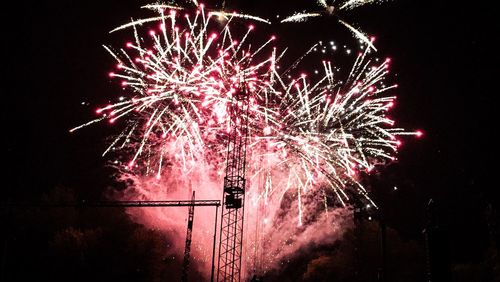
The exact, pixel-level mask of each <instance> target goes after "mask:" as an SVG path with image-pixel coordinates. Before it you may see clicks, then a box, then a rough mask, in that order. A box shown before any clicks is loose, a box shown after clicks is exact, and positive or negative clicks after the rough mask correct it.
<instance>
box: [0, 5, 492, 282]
mask: <svg viewBox="0 0 500 282" xmlns="http://www.w3.org/2000/svg"><path fill="white" fill-rule="evenodd" d="M101 2H102V4H97V3H101ZM210 2H217V1H208V3H210ZM226 2H228V5H230V6H231V7H235V8H238V10H241V11H243V12H248V13H251V14H256V15H260V16H263V17H265V18H272V17H271V15H276V14H281V15H285V14H290V11H298V10H305V9H308V10H315V9H317V8H314V6H315V5H314V2H315V1H313V0H310V1H303V0H301V1H290V0H289V1H285V0H277V1H276V0H266V1H261V0H258V1H254V0H253V1H243V0H240V1H226ZM290 2H293V4H290ZM449 2H451V3H449ZM145 3H148V1H118V0H110V1H22V2H19V3H16V4H7V5H2V21H3V24H2V33H1V40H2V53H1V54H2V64H1V66H2V73H3V75H2V81H3V83H2V90H1V95H2V105H3V110H2V132H3V133H2V136H3V138H2V140H3V143H4V145H3V146H2V148H3V152H4V154H3V155H4V157H3V159H2V163H3V166H4V169H2V171H3V180H4V184H3V185H2V187H3V189H2V192H3V193H2V202H6V201H11V202H29V201H39V200H40V199H41V198H43V197H44V195H47V194H50V193H51V191H53V190H54V189H55V187H70V188H71V190H72V191H74V193H75V197H76V198H77V199H90V200H92V199H100V198H102V197H103V193H104V191H106V189H108V187H112V186H113V185H114V182H113V180H112V177H111V174H112V172H113V171H112V170H111V169H109V168H107V167H106V166H105V164H106V161H107V159H105V158H101V154H102V152H103V150H104V149H105V148H106V144H107V143H106V142H105V141H106V138H107V137H108V136H109V135H110V134H111V133H113V132H116V130H117V129H116V128H113V127H112V126H110V125H108V124H107V123H102V124H98V125H96V126H91V127H88V128H85V129H83V130H80V131H78V132H76V133H69V132H68V130H69V129H70V128H72V127H74V126H77V125H80V124H82V123H84V122H86V121H88V120H90V119H91V118H93V113H94V110H95V108H97V107H98V106H99V105H102V104H105V103H107V101H108V100H109V99H110V98H111V97H113V95H116V94H117V93H122V92H121V91H122V90H121V89H120V87H118V86H117V85H116V82H113V81H111V80H110V79H109V78H108V76H107V73H108V72H109V71H110V70H111V69H112V67H113V64H114V61H113V58H112V57H111V56H109V54H108V53H107V52H106V51H105V50H104V48H102V44H111V45H119V44H123V42H125V40H127V39H128V38H129V37H127V35H128V33H126V32H124V33H120V34H118V35H109V34H108V31H110V30H111V29H113V28H114V27H116V26H118V25H120V24H122V23H124V22H127V21H128V20H129V19H130V17H131V16H133V17H135V18H139V17H140V16H141V15H144V11H141V10H140V9H139V7H140V6H141V4H145ZM269 3H272V5H270V4H269ZM311 3H313V4H311ZM490 6H491V4H490ZM494 13H495V9H494V8H493V7H489V6H488V4H487V3H486V4H482V3H477V2H469V3H467V4H459V3H458V2H456V1H430V0H428V1H420V0H414V1H405V0H398V1H390V2H388V3H384V4H383V5H371V6H366V7H363V8H359V9H356V10H353V11H351V12H350V13H348V16H347V17H346V18H347V19H348V21H349V22H354V23H356V25H357V26H359V27H361V28H362V30H363V31H365V32H366V33H368V34H373V35H375V36H376V37H377V41H376V46H377V47H378V49H379V53H380V55H381V56H389V57H391V58H392V60H393V65H392V73H393V74H397V77H396V79H397V83H398V84H399V88H398V90H397V92H398V93H397V94H398V100H397V106H396V108H395V110H394V112H393V116H394V118H395V120H396V121H397V124H396V125H401V126H402V127H405V128H408V129H421V130H423V131H424V132H425V135H424V138H421V139H414V138H407V139H406V142H405V144H404V145H403V147H402V149H401V151H400V154H399V161H397V162H395V163H393V164H391V165H390V166H389V167H387V168H386V169H385V170H382V171H381V172H380V173H377V175H375V176H373V177H372V179H371V182H370V185H369V186H371V187H372V188H373V190H374V191H373V197H374V199H376V200H377V199H378V200H379V201H380V202H381V203H383V209H384V211H385V217H386V221H387V224H388V226H389V227H390V228H392V229H393V230H395V232H396V233H397V234H398V236H399V237H400V238H401V240H413V241H415V242H417V243H418V244H419V246H422V248H423V235H422V230H423V229H424V228H425V222H426V221H425V207H426V204H427V202H428V201H429V200H430V199H431V198H432V199H434V201H435V203H436V206H437V210H438V212H437V216H438V217H439V220H440V224H441V226H442V228H443V229H444V230H446V234H447V236H446V244H448V245H449V255H450V262H451V264H452V268H453V266H455V268H453V269H455V271H458V270H456V266H457V265H461V266H463V265H465V266H470V265H475V264H480V263H481V261H483V260H485V258H484V257H485V253H486V252H487V250H488V248H489V245H488V242H489V241H488V240H489V239H488V238H489V237H488V235H489V233H488V232H489V230H491V228H490V229H488V221H487V219H485V210H486V207H488V205H490V206H492V207H493V209H496V210H498V209H499V208H500V205H499V198H498V197H495V190H496V187H498V185H496V184H495V182H496V181H495V180H496V170H497V168H496V166H495V164H494V155H496V147H497V144H496V143H497V142H496V138H494V137H493V134H494V133H495V132H496V131H497V130H496V129H497V127H496V125H495V124H493V120H494V118H493V114H494V113H495V112H496V110H495V109H494V107H495V108H496V106H497V103H495V102H494V101H493V97H494V96H495V95H496V94H497V93H498V87H497V86H496V83H497V82H498V81H497V80H498V78H497V73H498V63H499V55H498V51H497V47H496V45H495V41H496V39H495V37H496V36H498V34H499V31H500V30H499V28H498V27H499V26H498V22H497V21H494V20H495V16H496V15H494ZM263 29H264V30H265V31H266V29H268V30H269V33H270V32H271V30H273V29H274V30H276V29H277V30H278V31H279V32H277V34H278V39H279V40H280V41H281V42H282V44H284V45H293V46H297V47H296V48H297V50H296V51H291V54H292V55H293V54H294V52H297V53H296V54H297V55H298V54H300V53H301V52H302V53H303V51H304V50H306V49H307V47H308V46H310V45H306V43H308V42H313V41H314V40H318V39H326V40H328V39H330V38H332V39H334V40H336V41H338V42H342V41H344V40H345V41H346V42H349V40H350V41H352V38H351V37H350V34H349V33H348V32H347V31H346V30H345V29H344V28H342V27H340V26H339V25H338V24H337V23H335V21H334V20H332V19H317V20H311V21H309V22H307V23H304V24H301V25H293V24H290V25H286V26H281V27H277V28H275V27H274V26H272V27H263ZM311 30H313V32H311ZM337 38H338V39H337ZM300 46H302V47H300ZM299 48H302V49H299ZM82 103H83V104H82ZM495 120H496V119H495ZM5 156H6V157H5ZM394 186H397V187H398V190H397V191H393V187H394ZM122 220H123V219H122ZM14 222H15V220H14ZM28 222H31V221H28ZM493 222H496V224H497V229H498V217H495V218H494V219H493ZM11 224H14V225H16V224H17V223H11ZM19 224H21V223H19ZM26 228H27V229H30V228H29V226H28V227H26ZM16 230H18V229H16ZM14 233H15V232H14ZM8 236H11V237H8ZM8 236H7V237H8V238H13V237H15V236H16V235H15V234H14V235H8ZM9 240H10V239H9ZM39 244H44V243H43V242H39ZM40 249H43V248H42V247H41V248H40ZM35 252H36V250H35ZM4 254H5V253H4ZM13 261H15V260H13ZM296 263H299V264H300V259H299V262H296ZM304 263H307V262H306V259H304ZM424 263H425V262H424ZM34 264H35V263H34ZM6 265H7V266H6V268H7V269H18V268H19V269H20V268H21V267H19V266H15V265H14V266H13V265H12V264H9V263H7V264H6ZM29 265H31V264H29ZM29 265H28V266H27V268H28V270H29ZM469 268H470V269H473V267H469ZM93 271H96V270H93ZM497 271H498V270H497ZM276 275H278V276H279V275H284V276H283V277H286V275H287V274H276ZM471 275H472V274H471ZM7 277H10V276H7ZM454 277H455V276H454ZM470 277H478V276H474V275H472V276H470ZM141 279H142V278H141ZM21 280H22V279H21ZM29 280H30V279H27V280H22V281H29ZM138 280H140V279H138ZM8 281H17V280H15V279H13V280H8ZM141 281H149V279H144V280H141ZM290 281H293V279H292V280H290ZM324 281H329V280H324ZM339 281H343V280H339ZM345 281H347V280H345ZM373 281H375V280H373ZM412 281H413V280H412ZM456 281H459V280H456ZM460 281H462V280H460ZM463 281H480V280H463ZM481 281H487V280H481Z"/></svg>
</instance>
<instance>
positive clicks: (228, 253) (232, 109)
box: [217, 81, 250, 282]
mask: <svg viewBox="0 0 500 282" xmlns="http://www.w3.org/2000/svg"><path fill="white" fill-rule="evenodd" d="M249 96H250V95H249V93H248V91H247V88H246V85H245V82H244V81H243V82H242V83H240V85H239V87H238V88H237V89H236V91H235V92H234V93H233V95H232V98H231V103H230V104H229V106H228V114H229V117H230V127H229V129H228V132H227V136H228V142H227V160H226V176H225V177H224V192H223V197H222V202H223V205H222V217H221V231H220V241H219V263H218V271H217V281H230V282H233V281H240V279H241V259H242V250H243V248H242V247H243V244H242V241H243V216H244V210H245V209H244V204H245V185H246V180H245V166H246V146H247V137H248V107H249Z"/></svg>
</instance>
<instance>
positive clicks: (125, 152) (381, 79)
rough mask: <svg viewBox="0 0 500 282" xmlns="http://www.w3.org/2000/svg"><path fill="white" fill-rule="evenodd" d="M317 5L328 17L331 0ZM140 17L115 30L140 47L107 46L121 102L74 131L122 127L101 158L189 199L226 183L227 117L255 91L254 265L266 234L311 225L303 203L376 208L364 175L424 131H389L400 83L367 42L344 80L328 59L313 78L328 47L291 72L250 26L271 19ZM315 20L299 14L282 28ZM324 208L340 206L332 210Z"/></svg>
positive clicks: (161, 12)
mask: <svg viewBox="0 0 500 282" xmlns="http://www.w3.org/2000/svg"><path fill="white" fill-rule="evenodd" d="M369 2H375V1H359V0H357V1H344V2H343V3H342V4H340V5H338V8H337V10H339V11H342V10H349V9H352V8H355V7H357V6H360V5H363V4H366V3H369ZM318 3H319V4H321V6H323V7H325V8H326V9H327V10H328V11H330V10H332V9H333V8H332V6H328V5H327V4H326V2H325V1H319V2H318ZM195 4H197V3H195ZM145 8H147V9H150V10H153V11H155V12H156V13H157V15H156V16H155V17H151V18H147V19H142V20H136V21H132V22H130V23H127V24H125V25H123V26H121V27H118V28H117V29H115V30H114V31H119V30H130V29H131V30H133V35H134V40H132V41H130V42H127V43H126V44H125V46H124V47H123V48H118V49H115V48H113V47H109V46H105V49H106V50H107V51H108V52H109V53H110V54H111V55H112V56H113V57H114V58H115V60H116V62H117V65H116V69H115V70H114V71H113V72H110V73H109V77H110V78H111V79H112V80H113V81H117V82H118V83H120V84H121V86H122V87H123V89H124V91H123V92H124V94H123V96H122V97H120V98H119V99H118V100H117V101H116V102H115V103H111V104H109V105H105V106H103V107H100V108H99V109H97V110H96V114H97V115H98V117H97V118H96V119H94V120H92V121H90V122H88V123H86V124H83V125H81V126H78V127H75V128H73V129H71V131H75V130H78V129H80V128H82V127H86V126H88V125H91V124H94V123H97V122H109V123H113V124H116V126H119V127H121V128H123V130H122V131H121V133H119V134H118V135H117V136H115V137H114V138H113V140H112V141H111V142H110V145H109V146H108V148H107V149H106V150H105V151H104V154H103V155H106V154H108V153H113V157H114V158H115V159H116V163H117V166H121V168H122V169H123V172H124V175H129V176H130V175H133V177H134V179H141V180H140V181H138V182H136V184H137V183H139V182H141V183H145V182H154V181H157V182H158V183H169V185H170V186H175V187H173V188H172V187H170V188H169V189H171V190H176V189H177V190H183V189H184V190H186V186H187V185H186V183H190V184H191V183H192V182H195V181H197V183H204V182H207V181H208V182H211V183H221V179H222V175H223V169H224V162H225V151H226V145H225V138H226V135H227V134H228V133H229V132H230V131H231V130H233V129H232V127H231V124H230V118H229V114H228V107H229V105H230V103H232V102H231V101H232V96H233V95H235V93H237V92H238V89H239V88H241V87H243V86H244V87H245V88H246V89H247V91H249V93H250V99H249V116H248V127H249V128H248V130H249V137H248V140H247V143H248V153H247V154H248V155H247V162H248V164H249V165H248V167H247V170H248V172H247V175H248V177H249V180H250V184H249V187H248V190H247V201H248V202H249V205H253V206H255V207H258V208H256V210H258V212H257V211H256V212H247V215H246V218H248V220H247V222H255V223H258V224H255V226H256V227H255V228H256V229H258V230H254V232H249V233H248V234H256V232H259V234H260V235H259V236H255V237H252V238H251V240H248V242H249V243H248V244H247V246H245V248H246V254H247V256H251V255H252V251H255V249H257V248H262V247H263V246H264V245H265V246H266V247H269V246H268V245H266V243H265V242H264V241H266V240H267V242H269V241H270V240H271V239H273V240H274V239H276V238H274V237H269V238H267V239H266V240H264V239H262V238H264V237H265V234H266V232H271V231H272V230H271V229H270V228H269V226H274V227H273V228H274V229H280V228H291V227H290V226H294V227H297V226H299V227H300V226H302V225H303V224H304V220H305V219H304V213H306V212H310V211H306V210H305V208H304V197H305V195H307V194H308V193H310V192H311V191H312V192H311V193H316V192H317V191H321V196H320V197H319V198H318V199H319V200H318V201H317V203H318V205H320V206H322V207H324V209H323V211H324V212H325V214H327V215H328V207H330V206H334V207H342V206H347V205H348V204H349V202H350V200H351V198H352V197H359V198H361V199H363V201H365V202H367V203H368V204H370V205H373V206H374V207H376V203H375V202H373V201H372V200H371V199H370V197H369V195H368V192H367V191H366V189H365V188H364V187H363V185H362V182H361V181H360V175H361V174H368V173H370V172H371V171H372V170H374V169H376V168H377V166H379V165H384V164H386V163H387V162H390V161H392V160H394V159H395V154H396V153H397V150H398V147H399V146H400V145H401V140H400V138H401V136H404V135H415V136H420V135H421V134H422V133H421V132H420V131H415V132H411V131H406V130H404V129H402V128H398V127H394V123H395V122H394V121H393V120H392V119H391V118H390V117H389V112H390V110H391V108H392V107H393V106H394V105H395V100H396V96H395V94H394V92H395V89H396V88H397V85H396V84H393V83H390V82H389V79H388V75H389V65H390V60H389V59H385V60H379V59H376V58H375V57H374V56H373V52H374V51H373V50H374V47H373V40H372V39H369V38H368V37H366V36H364V37H361V38H362V39H363V40H362V46H361V47H360V51H359V53H358V54H357V55H354V56H353V57H355V58H354V60H353V61H352V65H351V66H349V68H348V69H349V71H347V72H345V73H346V74H347V75H345V76H343V77H342V72H339V71H338V70H337V68H338V66H335V65H334V64H333V63H332V62H331V61H329V60H323V61H318V62H317V65H318V66H319V67H320V68H321V71H319V70H316V71H315V74H316V75H314V76H313V75H311V76H310V75H308V74H306V73H296V72H297V71H298V67H297V66H299V65H300V64H301V62H302V61H303V60H304V58H307V57H308V56H310V55H311V53H313V52H314V51H315V50H317V49H318V48H320V49H321V48H322V46H324V45H326V44H324V43H323V42H319V43H317V44H316V45H314V46H313V47H312V48H311V49H309V51H308V52H307V53H306V54H305V55H304V57H303V58H300V59H299V60H297V61H296V63H294V64H291V65H290V66H289V67H285V66H282V62H283V61H284V58H285V56H286V53H285V52H283V51H280V50H278V49H277V48H275V47H274V46H273V44H274V41H275V40H276V38H275V37H274V36H267V37H265V36H264V37H263V36H262V35H260V36H257V35H255V32H256V29H257V28H256V27H255V26H254V24H258V23H259V22H265V21H266V20H264V19H261V18H258V17H254V16H250V15H242V14H229V13H223V14H221V13H222V12H220V11H208V10H206V9H205V7H204V6H203V5H201V4H200V5H198V7H197V9H196V10H195V11H194V12H192V11H188V10H187V9H183V8H180V7H177V6H170V5H162V4H155V5H147V6H145ZM331 12H334V11H330V13H331ZM310 16H312V15H306V14H296V15H293V16H291V17H288V18H287V19H284V20H283V21H282V22H288V21H295V20H300V19H304V18H307V17H310ZM221 17H223V18H224V21H220V18H221ZM341 22H342V21H341ZM342 23H343V24H344V25H346V26H349V25H347V24H346V23H345V22H342ZM145 26H147V28H146V27H145ZM256 38H258V39H256ZM262 38H264V39H262ZM259 42H260V43H259ZM349 52H350V51H349ZM236 122H238V121H236ZM208 171H210V172H208ZM213 172H215V173H213ZM206 178H210V179H211V180H210V181H209V180H207V179H206ZM174 180H175V181H174ZM172 183H175V184H172ZM137 185H139V186H140V184H137ZM221 188H222V185H220V184H214V185H208V184H207V185H205V186H204V188H199V189H201V190H203V189H205V190H213V191H211V193H208V194H205V195H220V190H221ZM135 189H137V191H140V192H139V193H138V194H139V195H140V196H141V198H151V197H152V196H153V195H159V194H160V191H154V189H155V188H151V186H149V185H143V187H140V188H135ZM162 191H163V190H162ZM198 191H199V190H197V194H198ZM200 194H201V195H203V191H201V193H200ZM290 194H291V195H293V197H292V198H293V203H294V204H293V205H294V206H295V207H296V209H293V210H294V211H296V213H295V215H294V216H290V217H289V218H290V220H289V221H288V222H287V223H286V224H285V223H283V218H279V220H278V213H279V211H280V210H281V206H282V203H283V202H284V201H286V200H285V198H287V197H288V196H287V195H290ZM329 195H332V197H330V196H329ZM166 197H167V198H168V195H166V194H163V196H160V198H162V199H164V198H166ZM329 198H333V199H335V200H334V202H333V203H331V202H330V203H328V202H327V199H329ZM332 218H333V217H332ZM290 222H292V224H290ZM262 224H265V225H266V226H268V227H262ZM208 226H209V227H208V229H207V230H211V225H210V224H209V225H208ZM207 232H208V231H207ZM207 234H209V233H207ZM262 234H264V235H262ZM284 234H288V235H285V237H286V236H288V237H287V238H283V239H282V240H281V242H278V243H275V244H274V245H273V247H270V252H269V253H270V255H269V257H267V258H265V259H264V260H265V261H266V262H276V261H278V260H279V259H280V258H281V257H283V256H284V254H283V252H284V248H285V247H286V246H287V245H288V243H287V241H289V239H290V236H292V235H293V234H296V232H295V231H294V232H291V231H290V232H284ZM248 236H249V238H250V237H251V236H253V235H248ZM293 236H296V235H293ZM278 241H279V240H278ZM263 242H264V243H263ZM200 251H202V252H204V250H202V249H200ZM288 252H290V250H289V251H288ZM195 257H196V255H195ZM199 257H202V255H200V256H199Z"/></svg>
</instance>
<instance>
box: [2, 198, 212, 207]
mask: <svg viewBox="0 0 500 282" xmlns="http://www.w3.org/2000/svg"><path fill="white" fill-rule="evenodd" d="M2 206H3V207H40V208H65V207H75V208H77V207H78V208H80V207H81V208H113V207H125V208H140V207H190V206H202V207H203V206H205V207H214V206H215V207H218V206H220V200H196V201H191V200H186V201H99V202H85V201H83V202H79V203H34V204H25V203H9V204H2Z"/></svg>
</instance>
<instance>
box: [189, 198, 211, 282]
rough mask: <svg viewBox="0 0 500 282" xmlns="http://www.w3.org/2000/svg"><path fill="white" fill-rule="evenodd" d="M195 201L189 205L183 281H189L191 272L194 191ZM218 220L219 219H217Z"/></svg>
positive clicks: (192, 199) (192, 200)
mask: <svg viewBox="0 0 500 282" xmlns="http://www.w3.org/2000/svg"><path fill="white" fill-rule="evenodd" d="M191 202H192V203H193V204H192V205H191V206H189V214H188V222H187V233H186V245H185V247H184V260H183V262H182V278H181V281H182V282H187V281H188V273H189V257H190V255H191V238H192V235H193V220H194V191H193V197H192V198H191ZM216 220H217V219H216Z"/></svg>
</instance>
